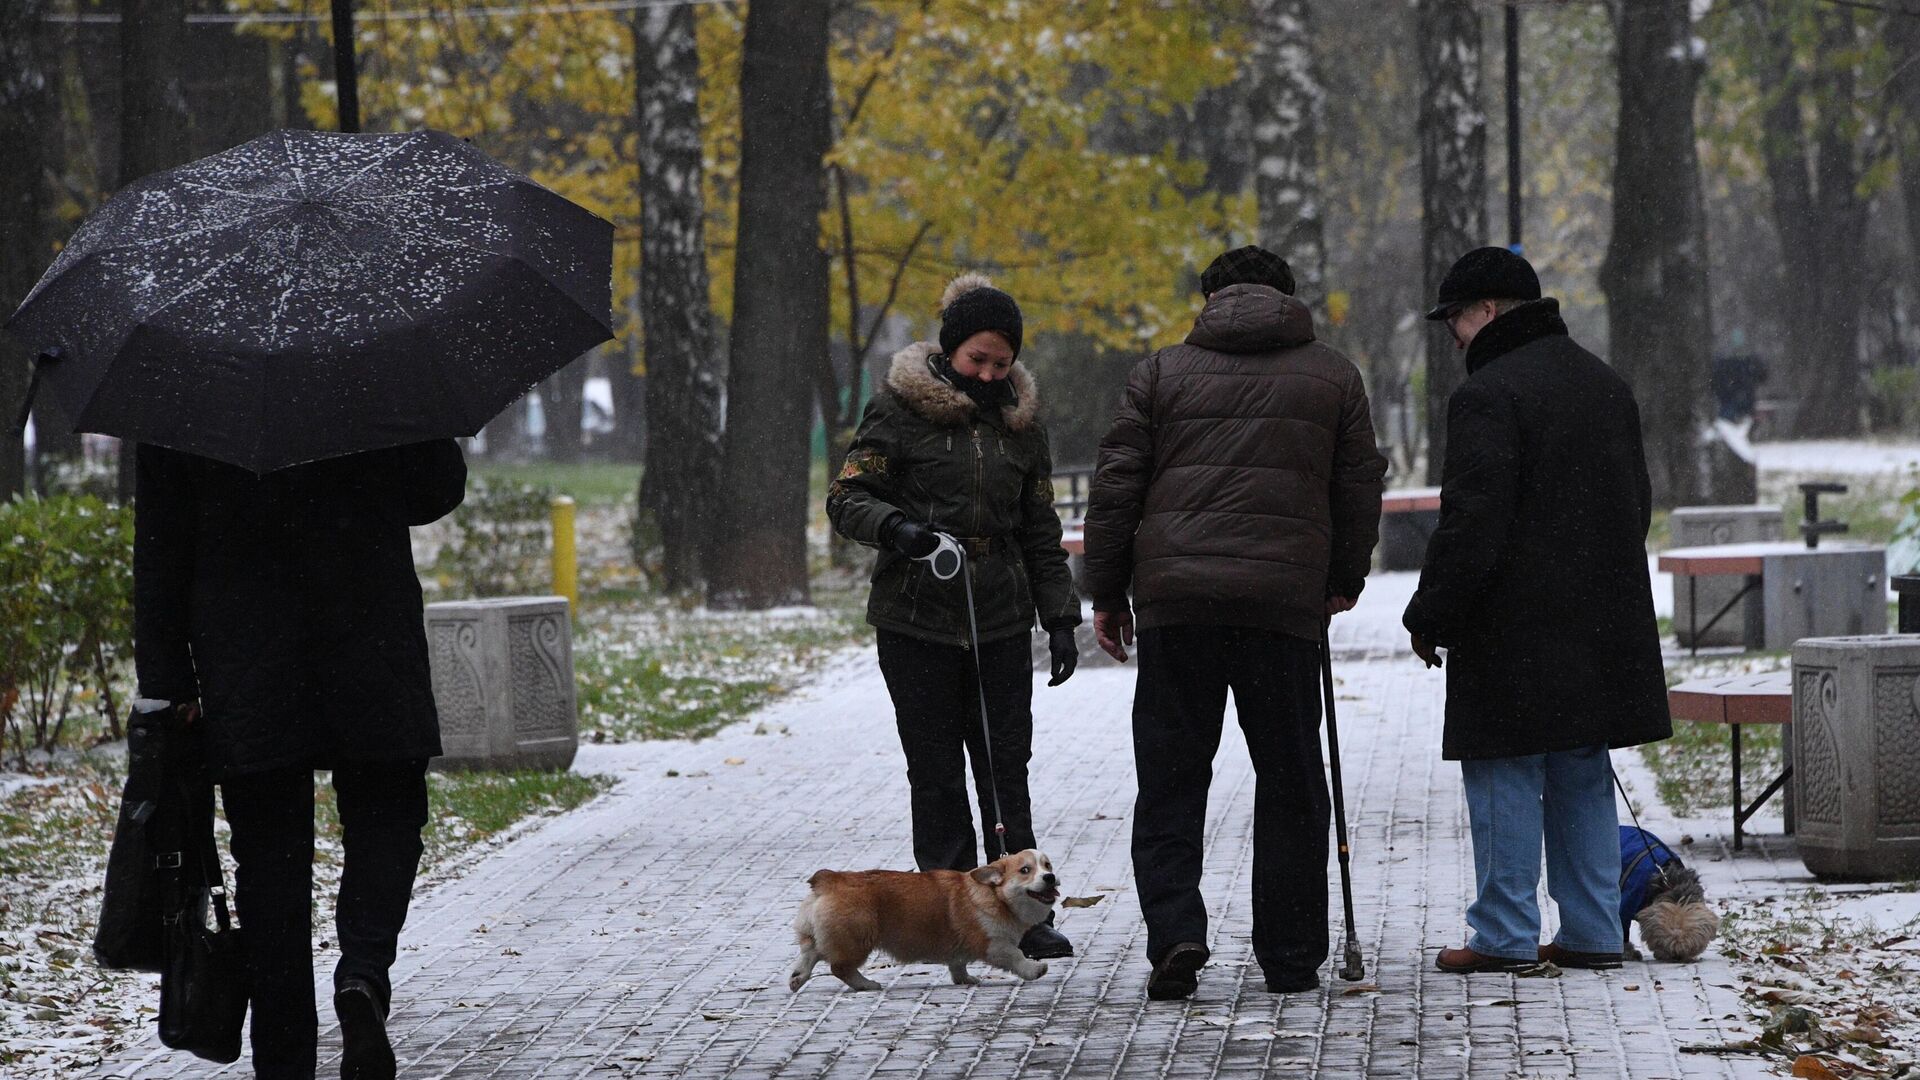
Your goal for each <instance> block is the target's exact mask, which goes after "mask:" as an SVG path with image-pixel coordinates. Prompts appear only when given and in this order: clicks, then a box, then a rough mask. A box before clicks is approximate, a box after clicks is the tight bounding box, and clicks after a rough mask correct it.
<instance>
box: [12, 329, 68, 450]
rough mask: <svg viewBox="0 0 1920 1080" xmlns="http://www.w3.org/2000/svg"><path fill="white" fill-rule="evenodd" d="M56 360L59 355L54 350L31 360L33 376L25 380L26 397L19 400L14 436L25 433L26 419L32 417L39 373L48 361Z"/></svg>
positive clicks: (37, 390) (38, 385) (38, 387)
mask: <svg viewBox="0 0 1920 1080" xmlns="http://www.w3.org/2000/svg"><path fill="white" fill-rule="evenodd" d="M58 359H60V353H59V351H58V350H56V349H49V350H48V351H46V352H43V353H41V354H40V355H38V356H36V357H34V358H33V374H32V375H31V376H30V377H29V378H28V379H27V396H26V397H25V398H24V399H22V400H21V402H20V415H19V416H17V417H15V418H14V421H13V433H14V434H15V435H25V434H26V433H27V419H28V418H29V417H31V416H32V415H33V398H34V395H35V394H37V393H39V391H40V372H42V371H44V370H45V369H46V365H47V362H48V361H50V360H58Z"/></svg>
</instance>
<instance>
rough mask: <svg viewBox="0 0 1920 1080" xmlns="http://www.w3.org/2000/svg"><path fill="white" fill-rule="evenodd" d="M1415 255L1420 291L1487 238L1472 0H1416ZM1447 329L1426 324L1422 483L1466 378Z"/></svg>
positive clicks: (1434, 478) (1439, 456)
mask: <svg viewBox="0 0 1920 1080" xmlns="http://www.w3.org/2000/svg"><path fill="white" fill-rule="evenodd" d="M1418 11H1419V14H1418V19H1419V33H1418V34H1417V35H1416V40H1417V41H1418V42H1419V48H1420V206H1421V216H1420V223H1421V224H1420V252H1421V263H1422V265H1424V266H1425V267H1426V295H1427V297H1428V298H1429V300H1431V298H1432V297H1433V296H1434V295H1435V294H1436V293H1438V292H1439V291H1440V281H1441V279H1442V278H1444V277H1446V275H1447V270H1448V268H1449V267H1451V266H1452V265H1453V262H1454V260H1455V259H1458V258H1459V257H1460V256H1462V255H1464V254H1466V253H1467V252H1468V251H1469V250H1471V249H1473V248H1475V247H1478V246H1480V245H1481V244H1482V243H1484V242H1485V237H1486V235H1487V115H1486V111H1485V109H1484V108H1483V106H1482V104H1481V98H1480V86H1481V75H1482V72H1481V69H1480V65H1481V53H1482V49H1483V45H1482V40H1481V27H1480V13H1479V12H1478V11H1477V10H1475V8H1474V6H1473V3H1472V0H1419V7H1418ZM1466 375H1467V372H1466V368H1465V366H1464V365H1462V364H1461V363H1460V360H1459V358H1458V357H1457V356H1456V355H1455V353H1454V344H1453V339H1452V336H1451V335H1450V334H1449V332H1448V331H1447V328H1446V327H1444V326H1441V325H1439V324H1438V323H1435V324H1433V325H1432V326H1430V327H1428V329H1427V482H1428V483H1430V484H1438V483H1439V482H1440V469H1441V466H1442V465H1443V464H1444V463H1445V461H1446V456H1447V399H1448V398H1449V397H1451V396H1452V395H1453V391H1454V389H1455V388H1456V387H1458V386H1459V385H1460V384H1461V383H1462V382H1464V381H1465V380H1466Z"/></svg>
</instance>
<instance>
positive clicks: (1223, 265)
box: [1200, 244, 1293, 296]
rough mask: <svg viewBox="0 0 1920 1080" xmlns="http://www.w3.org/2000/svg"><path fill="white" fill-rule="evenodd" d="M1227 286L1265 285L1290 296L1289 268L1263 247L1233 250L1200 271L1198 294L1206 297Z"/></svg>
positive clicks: (1284, 262) (1290, 272)
mask: <svg viewBox="0 0 1920 1080" xmlns="http://www.w3.org/2000/svg"><path fill="white" fill-rule="evenodd" d="M1229 285H1266V286H1269V287H1271V288H1275V289H1279V290H1280V291H1281V292H1283V293H1286V294H1287V295H1288V296H1292V295H1293V267H1291V266H1288V265H1287V260H1285V259H1283V258H1281V257H1280V256H1278V255H1275V254H1274V253H1273V252H1271V251H1268V250H1267V249H1266V248H1263V247H1254V246H1253V245H1251V244H1249V245H1247V246H1246V247H1240V248H1234V249H1233V250H1232V251H1229V252H1226V253H1224V254H1222V255H1221V256H1220V257H1219V258H1217V259H1215V260H1213V261H1212V262H1211V263H1208V264H1207V268H1206V269H1205V270H1203V271H1201V272H1200V291H1201V292H1202V293H1205V294H1206V295H1208V296H1212V295H1213V294H1214V293H1217V292H1219V291H1220V290H1221V289H1224V288H1226V287H1227V286H1229Z"/></svg>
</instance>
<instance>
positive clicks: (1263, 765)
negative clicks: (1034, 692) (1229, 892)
mask: <svg viewBox="0 0 1920 1080" xmlns="http://www.w3.org/2000/svg"><path fill="white" fill-rule="evenodd" d="M1138 640H1139V646H1140V676H1139V683H1138V685H1137V686H1136V688H1135V691H1134V697H1133V752H1134V763H1135V768H1136V771H1137V772H1138V773H1139V777H1140V797H1139V801H1138V802H1137V803H1136V804H1135V806H1134V815H1133V876H1134V885H1135V887H1136V888H1137V889H1138V891H1139V893H1140V908H1141V911H1142V912H1143V913H1144V914H1145V916H1146V920H1147V957H1148V959H1149V960H1151V961H1153V962H1156V963H1157V962H1158V961H1159V959H1160V958H1161V957H1162V956H1164V955H1165V954H1166V952H1167V950H1169V949H1171V948H1172V947H1173V946H1175V945H1177V944H1179V943H1180V942H1183V941H1195V942H1200V943H1202V944H1204V943H1205V942H1206V940H1207V908H1206V903H1205V901H1204V900H1202V899H1201V896H1200V870H1201V858H1202V853H1203V850H1204V848H1203V841H1204V838H1205V837H1204V834H1205V828H1206V820H1207V787H1208V785H1210V784H1211V783H1212V781H1213V755H1214V752H1215V751H1216V750H1218V749H1219V747H1220V729H1221V724H1222V723H1223V722H1224V716H1225V711H1226V704H1227V691H1228V690H1232V691H1233V703H1234V707H1235V709H1236V710H1237V711H1238V713H1239V716H1240V728H1241V730H1242V731H1244V732H1245V733H1246V737H1247V749H1248V752H1249V753H1250V754H1251V755H1252V757H1253V769H1254V774H1255V777H1256V780H1255V787H1254V796H1253V953H1254V957H1255V958H1256V959H1258V960H1259V961H1260V966H1261V967H1262V968H1263V969H1264V970H1265V971H1266V972H1267V973H1268V974H1270V975H1275V974H1283V973H1284V974H1293V973H1298V972H1306V971H1312V970H1314V969H1316V968H1318V967H1319V966H1320V965H1321V963H1323V962H1324V961H1325V960H1326V958H1327V941H1328V933H1327V848H1328V840H1327V832H1328V818H1329V815H1330V814H1331V812H1332V801H1331V798H1330V796H1329V795H1328V792H1327V781H1326V776H1325V773H1324V772H1323V771H1322V770H1323V768H1324V765H1323V762H1322V758H1321V755H1320V649H1319V644H1318V643H1317V642H1311V641H1306V640H1304V639H1302V638H1296V637H1291V636H1289V635H1286V634H1281V633H1277V632H1273V631H1266V630H1255V629H1251V628H1245V627H1234V626H1168V627H1156V628H1153V629H1149V630H1142V631H1140V634H1139V639H1138Z"/></svg>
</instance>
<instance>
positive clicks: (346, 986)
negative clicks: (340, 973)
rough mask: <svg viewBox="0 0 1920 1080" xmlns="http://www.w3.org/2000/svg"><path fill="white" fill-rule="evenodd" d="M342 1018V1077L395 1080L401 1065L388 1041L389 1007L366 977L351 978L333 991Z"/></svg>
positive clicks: (366, 1079)
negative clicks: (397, 1063) (394, 1058)
mask: <svg viewBox="0 0 1920 1080" xmlns="http://www.w3.org/2000/svg"><path fill="white" fill-rule="evenodd" d="M333 1011H334V1013H335V1014H336V1015H338V1016H339V1017H340V1041H341V1043H342V1044H343V1046H342V1053H341V1055H340V1080H394V1074H395V1069H396V1068H397V1066H396V1065H395V1063H394V1060H393V1044H392V1043H390V1042H388V1041H387V1007H386V1006H385V1005H384V1004H382V1003H381V1001H380V995H379V993H378V992H377V991H375V990H374V988H373V986H372V985H371V984H369V983H368V982H366V981H365V980H364V979H347V980H346V981H344V982H342V983H341V984H340V986H339V988H338V989H336V990H335V991H334V992H333Z"/></svg>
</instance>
